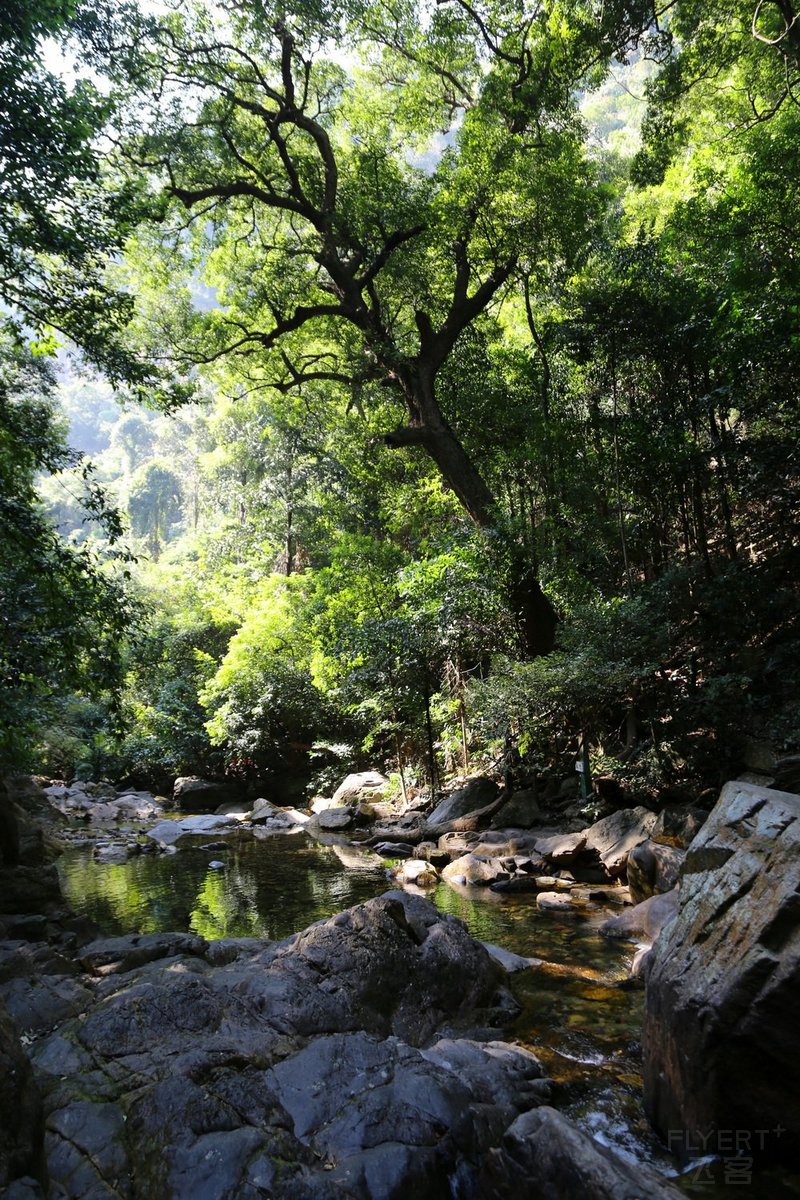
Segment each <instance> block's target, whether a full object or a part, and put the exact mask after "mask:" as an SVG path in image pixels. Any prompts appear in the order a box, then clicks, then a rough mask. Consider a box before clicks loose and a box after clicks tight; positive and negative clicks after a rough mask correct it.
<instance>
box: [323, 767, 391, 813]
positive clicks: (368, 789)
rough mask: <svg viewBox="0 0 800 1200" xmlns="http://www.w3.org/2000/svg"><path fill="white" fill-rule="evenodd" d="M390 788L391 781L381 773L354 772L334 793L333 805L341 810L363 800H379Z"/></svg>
mask: <svg viewBox="0 0 800 1200" xmlns="http://www.w3.org/2000/svg"><path fill="white" fill-rule="evenodd" d="M388 786H389V780H388V779H387V778H386V776H385V775H381V774H380V772H379V771H357V772H354V773H353V774H351V775H348V776H346V778H345V779H344V780H343V781H342V783H340V784H339V786H338V788H337V789H336V791H335V792H334V793H333V805H334V807H336V808H340V807H344V806H346V805H350V804H358V803H360V802H361V801H362V800H363V801H367V802H369V801H370V800H379V799H380V797H381V796H382V795H383V793H384V792H385V791H386V789H387V787H388Z"/></svg>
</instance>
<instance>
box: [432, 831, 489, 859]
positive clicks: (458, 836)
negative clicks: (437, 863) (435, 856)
mask: <svg viewBox="0 0 800 1200" xmlns="http://www.w3.org/2000/svg"><path fill="white" fill-rule="evenodd" d="M480 840H481V835H480V834H479V833H455V832H453V833H444V834H442V836H441V837H440V838H439V839H438V841H437V843H436V844H437V845H438V847H439V849H440V850H441V851H442V852H443V853H444V854H448V855H449V856H450V858H451V859H454V858H459V857H460V856H461V855H462V854H470V853H471V852H472V850H473V849H474V848H475V846H477V845H478V843H479V842H480Z"/></svg>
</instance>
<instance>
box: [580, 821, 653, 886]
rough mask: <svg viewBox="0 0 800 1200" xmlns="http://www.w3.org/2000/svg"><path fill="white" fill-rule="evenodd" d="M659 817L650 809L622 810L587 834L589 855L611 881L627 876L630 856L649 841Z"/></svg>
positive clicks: (593, 826)
mask: <svg viewBox="0 0 800 1200" xmlns="http://www.w3.org/2000/svg"><path fill="white" fill-rule="evenodd" d="M655 823H656V814H655V813H652V812H650V810H649V809H647V808H642V807H639V808H620V809H618V811H617V812H614V813H612V814H611V815H610V816H608V817H603V819H602V820H600V821H595V823H594V825H592V826H590V827H589V829H587V830H586V847H585V849H586V852H587V854H591V853H592V852H594V853H595V854H596V855H597V856H598V858H599V859H600V862H601V863H602V864H603V866H604V868H605V870H606V871H607V872H608V875H609V877H610V878H611V879H618V878H619V877H620V876H622V875H624V874H625V868H626V866H627V862H628V855H629V854H630V852H631V850H633V848H634V846H638V845H639V843H640V842H644V841H647V839H648V838H649V837H650V834H651V832H652V830H653V826H654V825H655Z"/></svg>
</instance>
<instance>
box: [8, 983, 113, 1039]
mask: <svg viewBox="0 0 800 1200" xmlns="http://www.w3.org/2000/svg"><path fill="white" fill-rule="evenodd" d="M0 996H1V998H2V1000H3V1001H4V1003H5V1005H6V1008H7V1009H8V1012H9V1014H10V1015H11V1017H12V1019H13V1020H14V1022H15V1024H16V1026H17V1029H18V1030H19V1031H20V1033H22V1034H30V1033H33V1034H38V1033H41V1032H42V1031H43V1030H46V1029H53V1028H54V1027H55V1026H56V1025H58V1024H59V1022H61V1021H66V1020H68V1018H70V1017H72V1016H74V1015H75V1014H76V1013H79V1012H83V1011H84V1010H85V1009H86V1007H87V1006H88V1005H89V1004H91V1002H92V994H91V992H90V991H89V990H88V989H87V988H85V987H84V986H83V984H81V983H80V982H79V981H78V980H76V979H72V978H69V977H67V976H60V975H32V976H29V977H20V978H15V979H11V980H9V981H8V982H7V983H4V984H3V985H2V986H1V987H0Z"/></svg>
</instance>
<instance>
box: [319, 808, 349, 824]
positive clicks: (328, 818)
mask: <svg viewBox="0 0 800 1200" xmlns="http://www.w3.org/2000/svg"><path fill="white" fill-rule="evenodd" d="M317 824H318V825H319V827H320V829H346V828H347V827H348V825H352V824H353V810H352V809H351V808H339V807H337V808H326V809H325V810H324V811H323V812H321V813H318V814H317Z"/></svg>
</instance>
